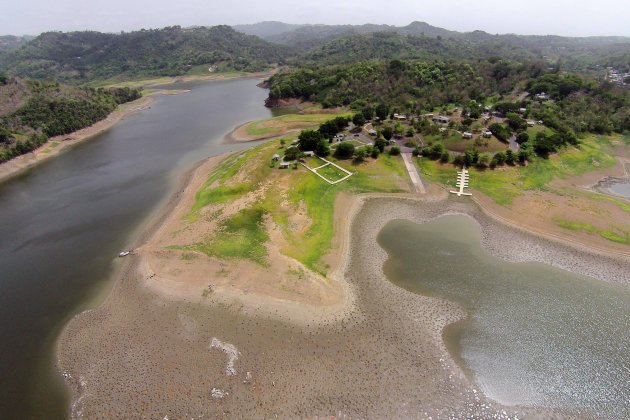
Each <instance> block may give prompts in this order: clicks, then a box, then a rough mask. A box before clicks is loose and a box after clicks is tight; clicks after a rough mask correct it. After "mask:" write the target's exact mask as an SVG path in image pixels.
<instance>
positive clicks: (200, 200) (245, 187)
mask: <svg viewBox="0 0 630 420" xmlns="http://www.w3.org/2000/svg"><path fill="white" fill-rule="evenodd" d="M272 148H273V145H271V146H270V145H263V146H262V147H258V148H254V149H251V150H249V151H247V152H245V153H241V154H235V155H232V156H230V157H229V158H227V159H225V160H224V161H223V162H221V164H220V165H219V166H218V167H217V168H216V169H215V170H214V171H213V172H212V174H211V175H210V177H209V178H208V180H207V181H206V182H205V183H204V184H203V186H202V187H201V189H200V190H199V191H198V192H197V194H196V195H195V203H194V205H193V207H192V209H191V211H190V213H189V214H188V215H187V219H188V220H189V221H194V220H196V218H197V217H199V210H201V209H202V208H204V207H206V206H208V205H211V204H220V203H225V202H227V201H230V200H235V199H237V198H239V197H242V196H243V195H245V194H247V193H248V192H251V191H253V190H254V189H255V188H256V186H257V185H258V183H259V182H260V181H261V180H263V179H264V177H265V175H267V174H268V173H269V171H270V170H271V168H270V167H269V165H259V164H258V165H256V168H255V170H252V171H251V172H250V173H249V179H248V180H247V181H246V182H242V183H238V184H234V185H233V184H229V185H226V183H227V182H228V181H229V180H231V179H232V178H233V177H234V176H235V175H236V174H237V173H238V172H239V171H240V170H241V168H242V167H243V165H244V164H248V165H251V164H252V162H253V158H254V157H256V155H259V154H261V153H263V152H268V151H269V150H271V149H272ZM269 159H271V156H269Z"/></svg>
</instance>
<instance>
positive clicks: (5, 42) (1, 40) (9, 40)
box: [0, 35, 35, 52]
mask: <svg viewBox="0 0 630 420" xmlns="http://www.w3.org/2000/svg"><path fill="white" fill-rule="evenodd" d="M33 38H35V37H34V36H28V35H24V36H14V35H1V36H0V52H5V51H10V50H13V49H15V48H18V47H21V46H22V45H24V44H26V43H27V42H28V41H30V40H32V39H33Z"/></svg>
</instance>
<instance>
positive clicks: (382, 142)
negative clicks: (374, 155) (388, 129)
mask: <svg viewBox="0 0 630 420" xmlns="http://www.w3.org/2000/svg"><path fill="white" fill-rule="evenodd" d="M374 146H375V147H376V148H377V149H378V151H379V152H381V153H383V152H384V151H385V146H387V142H385V140H384V139H383V138H382V137H378V138H377V139H376V140H374Z"/></svg>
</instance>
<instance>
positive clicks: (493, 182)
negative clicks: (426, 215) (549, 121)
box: [417, 136, 616, 205]
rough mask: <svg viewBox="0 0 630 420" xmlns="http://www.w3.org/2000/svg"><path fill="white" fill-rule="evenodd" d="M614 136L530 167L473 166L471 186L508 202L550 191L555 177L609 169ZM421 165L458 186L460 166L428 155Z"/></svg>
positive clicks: (443, 181) (594, 138)
mask: <svg viewBox="0 0 630 420" xmlns="http://www.w3.org/2000/svg"><path fill="white" fill-rule="evenodd" d="M610 142H611V137H605V136H589V137H587V138H585V139H583V140H581V144H580V146H579V147H577V148H576V147H567V148H565V149H564V150H562V151H561V152H560V153H558V154H555V155H553V156H551V157H550V158H549V159H542V158H534V159H533V160H532V161H531V162H530V163H529V165H528V166H518V165H517V166H514V167H510V166H504V167H501V168H497V169H494V170H492V169H485V170H478V169H476V168H470V187H471V188H474V189H476V190H478V191H481V192H482V193H484V194H486V195H487V196H489V197H491V198H492V199H493V200H494V201H495V202H496V203H498V204H501V205H509V204H511V203H512V202H513V201H514V199H515V198H516V197H518V196H520V195H522V194H523V192H524V191H526V190H548V188H549V187H548V185H549V183H550V182H551V181H553V180H554V179H555V178H567V177H569V176H575V175H581V174H583V173H586V172H591V171H596V170H600V169H605V168H609V167H611V166H613V165H615V162H616V159H615V157H614V156H612V155H611V154H610V152H609V146H610ZM417 162H418V166H419V167H420V169H421V170H422V172H423V174H425V175H426V176H427V178H428V179H429V180H433V181H436V182H439V183H441V184H444V185H447V186H449V187H454V186H455V181H456V179H455V178H456V176H457V175H456V172H457V168H455V167H454V166H453V165H442V164H440V163H438V162H435V161H431V160H428V159H425V158H419V159H418V160H417Z"/></svg>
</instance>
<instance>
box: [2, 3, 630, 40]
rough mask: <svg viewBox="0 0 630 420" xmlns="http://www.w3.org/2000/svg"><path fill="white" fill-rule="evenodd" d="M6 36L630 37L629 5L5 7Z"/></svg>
mask: <svg viewBox="0 0 630 420" xmlns="http://www.w3.org/2000/svg"><path fill="white" fill-rule="evenodd" d="M0 10H1V11H2V12H1V13H0V34H3V35H4V34H11V35H24V34H28V35H37V34H39V33H41V32H45V31H51V30H57V31H74V30H97V31H102V32H119V31H131V30H137V29H142V28H145V29H148V28H160V27H164V26H171V25H181V26H192V25H203V26H212V25H219V24H227V25H234V24H240V23H255V22H260V21H264V20H277V21H282V22H287V23H326V24H347V23H349V24H363V23H386V24H390V25H397V26H401V25H407V24H409V23H410V22H412V21H415V20H418V21H425V22H427V23H429V24H431V25H434V26H439V27H442V28H445V29H450V30H457V31H472V30H476V29H480V30H484V31H486V32H489V33H491V34H495V33H516V34H524V35H531V34H535V35H547V34H554V35H566V36H592V35H624V36H630V0H597V1H595V0H526V1H516V0H480V1H474V0H446V1H438V0H431V1H426V0H268V1H264V2H263V1H253V0H239V1H225V0H224V1H217V0H179V1H174V0H106V1H104V0H99V1H95V0H0Z"/></svg>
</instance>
